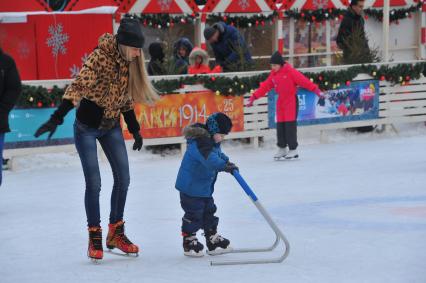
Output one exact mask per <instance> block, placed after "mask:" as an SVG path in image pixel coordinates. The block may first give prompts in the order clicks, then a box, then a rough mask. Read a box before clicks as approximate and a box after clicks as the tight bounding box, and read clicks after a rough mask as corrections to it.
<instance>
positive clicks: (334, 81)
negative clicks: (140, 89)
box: [17, 62, 426, 108]
mask: <svg viewBox="0 0 426 283" xmlns="http://www.w3.org/2000/svg"><path fill="white" fill-rule="evenodd" d="M425 69H426V62H422V63H417V64H414V65H413V64H399V65H396V66H393V67H389V66H380V67H377V66H374V65H361V66H354V67H349V68H348V69H345V70H340V71H323V72H319V73H312V72H305V73H304V75H305V76H306V77H308V78H309V79H310V80H311V81H312V82H314V83H316V84H318V86H319V87H320V89H321V90H330V89H335V88H338V87H340V86H343V85H345V84H346V85H349V84H350V82H351V81H353V79H354V78H355V77H356V76H357V75H358V74H369V75H370V76H371V77H373V78H374V79H377V80H380V81H388V82H391V83H393V84H401V85H405V84H407V83H409V82H410V81H411V80H416V79H419V78H420V76H421V74H422V73H423V72H425ZM267 77H268V73H262V74H259V75H254V76H250V77H236V76H235V77H233V78H229V77H224V76H217V75H215V74H211V75H208V76H207V75H206V76H187V77H181V78H178V79H171V80H170V79H162V80H158V81H154V82H153V85H154V87H155V88H156V89H157V90H158V91H159V92H160V93H161V94H163V95H166V94H173V93H176V90H178V89H180V88H182V87H183V86H184V85H193V84H202V85H204V87H205V88H207V89H209V90H211V91H213V92H214V93H215V94H216V95H236V96H241V95H244V94H246V93H249V92H251V91H252V90H255V89H257V88H258V87H259V84H260V83H261V82H263V81H264V80H265V79H266V78H267ZM22 92H23V93H22V95H21V97H20V100H19V102H18V105H17V107H18V108H42V107H55V106H57V105H58V104H59V103H60V101H61V99H62V96H63V94H64V88H58V87H56V86H55V87H53V88H52V89H50V90H48V89H46V88H44V87H41V86H39V87H34V86H25V85H24V87H23V91H22Z"/></svg>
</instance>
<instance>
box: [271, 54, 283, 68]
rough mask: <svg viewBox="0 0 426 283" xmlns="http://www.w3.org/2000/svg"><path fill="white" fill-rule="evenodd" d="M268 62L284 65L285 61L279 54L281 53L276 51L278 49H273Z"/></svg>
mask: <svg viewBox="0 0 426 283" xmlns="http://www.w3.org/2000/svg"><path fill="white" fill-rule="evenodd" d="M270 63H271V64H277V65H281V66H282V65H284V64H285V61H284V58H283V56H281V53H280V52H278V51H275V52H274V54H272V56H271V61H270Z"/></svg>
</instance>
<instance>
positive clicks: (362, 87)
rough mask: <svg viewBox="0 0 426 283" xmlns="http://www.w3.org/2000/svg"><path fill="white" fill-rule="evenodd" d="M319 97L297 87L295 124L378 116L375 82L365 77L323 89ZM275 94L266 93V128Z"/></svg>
mask: <svg viewBox="0 0 426 283" xmlns="http://www.w3.org/2000/svg"><path fill="white" fill-rule="evenodd" d="M323 95H324V98H323V99H320V98H319V97H318V96H316V95H315V94H314V93H313V92H310V91H308V90H306V89H302V88H300V89H299V90H298V92H297V97H298V100H299V113H298V116H297V121H298V125H313V124H325V123H337V122H348V121H356V120H368V119H375V118H378V116H379V82H378V81H377V80H366V81H356V82H352V83H351V84H350V85H349V86H342V87H339V88H337V89H333V90H328V91H325V92H323ZM277 99H278V95H277V94H276V93H275V91H271V92H270V93H269V95H268V118H269V128H275V127H276V103H277Z"/></svg>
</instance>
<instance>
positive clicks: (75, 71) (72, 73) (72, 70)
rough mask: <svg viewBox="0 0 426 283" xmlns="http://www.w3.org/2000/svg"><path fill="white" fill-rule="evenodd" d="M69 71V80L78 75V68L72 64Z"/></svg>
mask: <svg viewBox="0 0 426 283" xmlns="http://www.w3.org/2000/svg"><path fill="white" fill-rule="evenodd" d="M69 70H70V73H71V74H70V77H71V78H75V77H77V75H78V74H79V73H80V67H79V66H77V65H76V64H73V65H72V67H71V68H70V69H69Z"/></svg>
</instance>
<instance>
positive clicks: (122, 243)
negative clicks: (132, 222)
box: [106, 220, 139, 256]
mask: <svg viewBox="0 0 426 283" xmlns="http://www.w3.org/2000/svg"><path fill="white" fill-rule="evenodd" d="M108 228H109V231H108V237H107V242H106V245H107V248H108V249H109V250H110V251H112V250H113V249H114V248H117V249H119V250H121V251H122V252H123V253H125V254H126V255H133V256H138V252H139V247H138V246H137V245H135V244H133V243H132V242H131V241H130V240H129V239H128V238H127V236H126V235H125V234H124V221H121V220H120V221H118V222H117V223H114V224H109V225H108Z"/></svg>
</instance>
